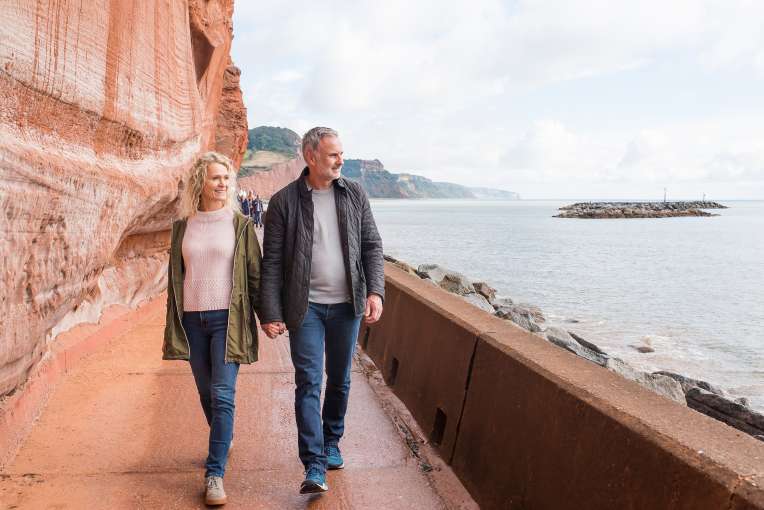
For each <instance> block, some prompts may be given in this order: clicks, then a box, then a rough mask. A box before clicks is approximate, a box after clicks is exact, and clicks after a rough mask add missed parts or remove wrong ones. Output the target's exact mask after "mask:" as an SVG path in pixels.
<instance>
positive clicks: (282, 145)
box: [247, 126, 300, 157]
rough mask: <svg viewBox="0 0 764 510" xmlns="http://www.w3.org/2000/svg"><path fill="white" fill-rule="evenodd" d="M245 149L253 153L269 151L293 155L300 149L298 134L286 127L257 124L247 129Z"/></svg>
mask: <svg viewBox="0 0 764 510" xmlns="http://www.w3.org/2000/svg"><path fill="white" fill-rule="evenodd" d="M247 149H248V151H251V152H253V153H254V152H257V151H269V152H278V153H281V154H287V155H289V156H293V157H294V156H297V154H298V152H299V149H300V136H299V135H298V134H297V133H295V132H294V131H292V130H291V129H287V128H281V127H272V126H258V127H256V128H254V129H250V130H249V142H247Z"/></svg>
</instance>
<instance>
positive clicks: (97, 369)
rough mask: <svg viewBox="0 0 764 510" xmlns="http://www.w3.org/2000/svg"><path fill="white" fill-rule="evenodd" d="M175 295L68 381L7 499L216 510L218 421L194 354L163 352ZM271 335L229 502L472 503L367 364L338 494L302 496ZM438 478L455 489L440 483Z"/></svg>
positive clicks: (242, 381) (247, 372) (252, 368)
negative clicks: (403, 431)
mask: <svg viewBox="0 0 764 510" xmlns="http://www.w3.org/2000/svg"><path fill="white" fill-rule="evenodd" d="M164 304H165V298H163V297H160V298H158V299H155V300H154V301H153V302H151V303H149V304H148V305H145V306H144V307H143V308H142V309H141V312H140V313H139V314H135V315H136V316H137V318H136V320H134V321H133V322H131V323H130V326H129V327H128V328H127V329H126V330H124V331H122V332H120V333H119V334H117V335H115V336H113V337H112V338H109V339H103V343H102V344H101V345H100V346H99V348H98V349H97V350H96V351H95V352H93V354H91V355H90V356H89V357H88V358H86V359H84V360H82V361H81V362H80V363H79V365H78V366H77V367H75V368H74V369H73V370H72V371H71V372H70V373H69V374H68V375H66V376H65V377H64V378H63V379H62V380H61V381H60V382H59V384H58V386H57V387H56V389H55V390H54V392H53V394H52V395H51V398H50V400H49V402H48V404H47V406H46V408H45V410H44V411H43V413H42V415H41V417H40V419H39V420H38V422H37V423H36V424H35V426H34V427H33V429H32V431H31V433H30V435H29V436H28V437H27V439H26V441H25V442H24V444H23V445H22V447H21V449H20V450H19V452H18V454H17V456H16V457H15V459H14V460H13V461H12V462H10V463H9V465H8V466H7V467H6V469H5V471H4V473H3V474H2V475H0V476H1V477H2V478H1V479H0V502H1V503H2V508H57V509H63V508H108V509H118V508H183V509H186V508H204V505H203V504H202V499H201V496H202V484H203V463H204V458H205V454H206V444H207V439H206V436H207V424H206V422H205V421H204V418H203V415H202V411H201V408H200V406H199V403H198V397H197V393H196V389H195V387H194V383H193V379H192V376H191V372H190V369H189V367H188V364H187V363H185V362H168V361H161V360H160V357H161V338H162V330H163V328H164V316H165V308H164ZM263 337H264V335H263ZM261 343H262V345H261V361H259V362H258V363H256V364H254V365H249V366H242V369H241V371H240V375H239V381H238V389H237V402H236V403H237V408H236V428H235V449H234V450H233V452H232V457H231V460H230V462H229V466H228V471H227V474H226V479H225V481H226V490H227V492H228V496H229V504H228V505H226V507H225V508H385V509H394V508H412V509H414V508H415V509H427V508H447V507H453V506H472V504H470V502H468V501H467V499H464V494H463V493H462V492H460V491H463V489H461V487H458V488H457V491H458V492H460V494H459V495H458V496H457V499H459V498H461V499H460V500H459V503H458V504H457V505H455V504H454V503H453V501H454V499H453V495H448V494H447V492H449V491H452V490H453V475H451V474H450V473H449V472H448V470H447V469H444V470H443V472H439V474H435V475H434V476H433V474H432V473H431V474H429V475H426V474H425V473H423V471H422V469H420V465H419V462H418V461H417V460H416V459H415V458H414V457H413V456H412V454H411V452H410V450H409V449H408V448H407V447H406V444H405V442H404V441H403V439H402V438H401V437H400V435H399V434H398V433H397V432H396V429H395V426H394V425H393V421H392V420H391V417H390V416H389V415H387V414H386V412H385V410H384V409H383V405H382V403H381V402H380V400H379V399H378V398H377V396H376V394H375V391H374V386H373V384H370V383H369V381H368V380H367V377H366V376H365V374H364V373H363V372H362V371H361V370H360V369H359V368H358V365H357V364H356V365H355V366H354V370H353V375H352V378H353V382H352V385H351V397H350V408H349V411H348V416H347V422H346V436H345V439H344V440H343V442H342V445H341V446H342V447H343V453H344V455H345V462H346V464H347V468H346V469H344V470H342V471H335V472H330V473H329V475H328V483H329V485H330V487H331V490H330V492H328V493H326V494H324V495H321V496H302V495H299V494H298V490H297V489H298V486H299V482H300V481H301V479H302V466H301V464H300V463H299V460H298V458H297V441H296V429H295V425H294V412H293V394H294V393H293V392H294V385H293V373H292V367H291V362H290V359H289V351H288V348H289V344H288V339H287V338H285V337H280V338H278V339H276V340H268V339H267V338H265V337H264V338H263V339H262V340H261ZM385 408H389V406H385ZM438 477H440V479H443V478H444V477H445V478H446V479H447V480H448V482H447V484H448V485H450V486H451V487H450V488H448V489H447V490H446V491H443V490H441V491H440V492H439V490H438V489H437V487H442V483H441V482H438ZM442 494H445V495H443V496H442Z"/></svg>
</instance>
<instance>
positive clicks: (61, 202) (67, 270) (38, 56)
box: [0, 0, 247, 396]
mask: <svg viewBox="0 0 764 510" xmlns="http://www.w3.org/2000/svg"><path fill="white" fill-rule="evenodd" d="M232 14H233V0H204V1H202V0H188V1H182V0H168V1H166V2H152V1H148V0H135V1H132V2H120V1H115V0H93V1H90V2H58V1H54V0H41V1H36V2H32V1H29V0H8V1H4V2H1V3H0V19H2V20H3V23H2V24H0V209H1V210H2V215H1V216H0V231H1V232H2V233H1V234H0V249H1V250H2V252H3V259H2V266H0V278H2V291H1V293H0V315H1V316H2V317H3V320H2V324H3V328H2V332H1V333H0V335H1V336H0V396H2V395H5V394H8V393H10V392H12V391H14V390H15V389H17V388H18V387H19V385H21V384H22V383H23V382H24V381H25V379H26V378H27V377H28V375H29V373H30V370H31V369H33V367H35V366H36V364H37V363H38V362H40V360H42V359H43V358H44V356H45V354H46V352H47V351H48V350H49V343H50V342H51V341H54V338H55V335H56V334H57V333H58V332H61V331H63V330H65V329H67V328H69V327H71V326H72V325H74V324H76V323H78V322H82V321H85V320H97V318H98V316H99V314H100V312H101V310H102V309H103V307H104V306H105V305H108V304H111V303H124V304H130V305H134V304H137V303H138V302H140V301H142V300H144V299H146V298H148V297H150V296H152V295H154V294H156V293H158V292H160V291H161V290H162V289H163V288H164V287H165V285H166V272H165V265H166V250H167V247H168V240H169V239H168V238H169V236H168V228H169V226H170V221H171V219H172V218H173V217H174V215H175V213H176V204H177V197H178V191H179V189H181V188H182V186H183V179H184V176H185V175H186V174H187V171H188V169H189V168H190V165H191V164H192V162H193V160H194V158H195V157H196V156H197V155H198V154H199V153H200V152H202V151H205V150H210V149H216V148H217V149H219V150H221V151H223V152H225V153H227V154H228V155H229V156H231V157H232V158H233V159H234V161H235V162H236V163H237V164H238V163H239V162H240V161H241V158H242V156H243V153H244V150H245V148H246V127H247V126H246V113H245V110H244V106H243V103H242V101H241V92H240V91H239V90H238V70H237V69H236V68H235V67H234V66H233V65H232V63H231V60H230V56H229V50H230V47H231V39H232V31H233V27H232V21H231V18H232Z"/></svg>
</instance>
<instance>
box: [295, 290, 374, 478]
mask: <svg viewBox="0 0 764 510" xmlns="http://www.w3.org/2000/svg"><path fill="white" fill-rule="evenodd" d="M360 324H361V317H360V316H356V315H355V311H354V310H353V305H351V304H350V303H338V304H331V305H326V304H319V303H309V304H308V312H307V314H306V315H305V319H303V321H302V324H301V325H300V328H299V329H297V330H295V331H290V332H289V346H290V348H291V351H292V364H293V365H294V370H295V383H296V385H297V387H296V388H295V392H294V410H295V416H296V418H297V441H298V446H299V452H300V460H301V461H302V463H303V465H304V466H305V469H307V468H308V466H310V465H317V466H320V467H321V468H322V469H324V470H326V455H324V444H332V443H334V444H336V443H338V442H339V440H340V438H341V437H342V434H343V432H344V431H345V412H346V411H347V407H348V395H349V394H350V364H351V361H352V359H353V351H354V350H355V342H356V339H357V338H358V328H359V327H360ZM324 351H326V392H325V394H324V407H323V411H322V410H321V406H320V398H321V383H322V382H323V381H322V380H323V367H324ZM322 418H323V424H322Z"/></svg>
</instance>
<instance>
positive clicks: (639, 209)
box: [555, 201, 727, 219]
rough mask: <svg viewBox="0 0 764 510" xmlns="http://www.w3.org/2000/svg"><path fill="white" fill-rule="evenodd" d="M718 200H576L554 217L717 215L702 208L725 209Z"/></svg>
mask: <svg viewBox="0 0 764 510" xmlns="http://www.w3.org/2000/svg"><path fill="white" fill-rule="evenodd" d="M726 208H727V207H726V206H724V205H722V204H720V203H718V202H708V201H689V202H688V201H683V202H578V203H575V204H571V205H566V206H564V207H560V209H559V214H556V215H555V218H586V219H610V218H671V217H677V216H718V215H716V214H713V213H710V212H707V211H705V210H704V209H726Z"/></svg>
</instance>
